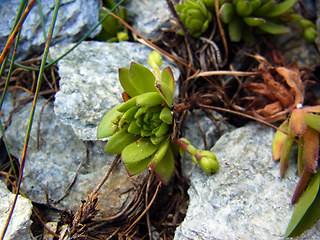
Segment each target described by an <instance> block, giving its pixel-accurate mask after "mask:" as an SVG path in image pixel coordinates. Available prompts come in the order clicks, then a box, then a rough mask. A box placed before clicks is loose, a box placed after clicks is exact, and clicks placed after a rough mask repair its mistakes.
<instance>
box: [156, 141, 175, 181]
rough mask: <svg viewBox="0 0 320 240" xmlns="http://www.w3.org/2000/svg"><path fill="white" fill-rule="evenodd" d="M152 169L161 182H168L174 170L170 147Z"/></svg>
mask: <svg viewBox="0 0 320 240" xmlns="http://www.w3.org/2000/svg"><path fill="white" fill-rule="evenodd" d="M153 170H154V171H155V173H156V175H157V176H158V178H159V179H160V180H161V181H162V182H163V183H168V182H169V180H170V177H171V176H172V173H173V170H174V157H173V153H172V150H171V147H169V148H168V150H167V152H166V154H165V156H164V157H163V158H162V160H161V161H158V162H157V163H156V164H155V165H154V167H153Z"/></svg>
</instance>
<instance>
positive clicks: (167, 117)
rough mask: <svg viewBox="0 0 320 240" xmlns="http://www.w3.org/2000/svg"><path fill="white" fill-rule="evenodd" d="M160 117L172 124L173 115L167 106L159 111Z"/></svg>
mask: <svg viewBox="0 0 320 240" xmlns="http://www.w3.org/2000/svg"><path fill="white" fill-rule="evenodd" d="M160 119H161V120H162V121H164V122H166V123H168V124H172V120H173V116H172V113H171V110H170V109H169V108H168V107H164V108H162V110H161V112H160Z"/></svg>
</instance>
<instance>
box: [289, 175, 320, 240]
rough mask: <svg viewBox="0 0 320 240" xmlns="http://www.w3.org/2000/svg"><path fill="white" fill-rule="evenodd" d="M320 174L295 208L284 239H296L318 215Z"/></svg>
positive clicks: (319, 210)
mask: <svg viewBox="0 0 320 240" xmlns="http://www.w3.org/2000/svg"><path fill="white" fill-rule="evenodd" d="M319 188H320V173H317V174H315V175H314V176H313V177H312V179H311V180H310V183H309V185H308V187H307V189H306V191H305V192H304V193H303V194H302V196H301V199H300V201H299V202H298V203H297V205H296V206H295V209H294V212H293V214H292V217H291V220H290V223H289V225H288V227H287V230H286V233H285V236H284V238H289V237H298V236H299V235H301V234H302V233H303V232H304V231H305V230H307V229H308V228H310V227H311V226H312V225H313V223H314V222H315V221H316V220H317V219H318V218H319V215H320V194H318V193H319Z"/></svg>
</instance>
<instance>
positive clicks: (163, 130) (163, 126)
mask: <svg viewBox="0 0 320 240" xmlns="http://www.w3.org/2000/svg"><path fill="white" fill-rule="evenodd" d="M168 130H169V125H168V124H167V123H165V122H163V123H162V124H161V125H160V128H159V130H158V131H157V132H156V133H155V135H156V137H161V136H163V135H165V134H166V133H168Z"/></svg>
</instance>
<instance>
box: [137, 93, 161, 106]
mask: <svg viewBox="0 0 320 240" xmlns="http://www.w3.org/2000/svg"><path fill="white" fill-rule="evenodd" d="M162 101H163V98H162V97H161V95H160V94H159V92H158V91H157V92H148V93H144V94H141V95H139V96H137V105H138V106H144V107H146V106H156V105H160V104H161V103H162Z"/></svg>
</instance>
